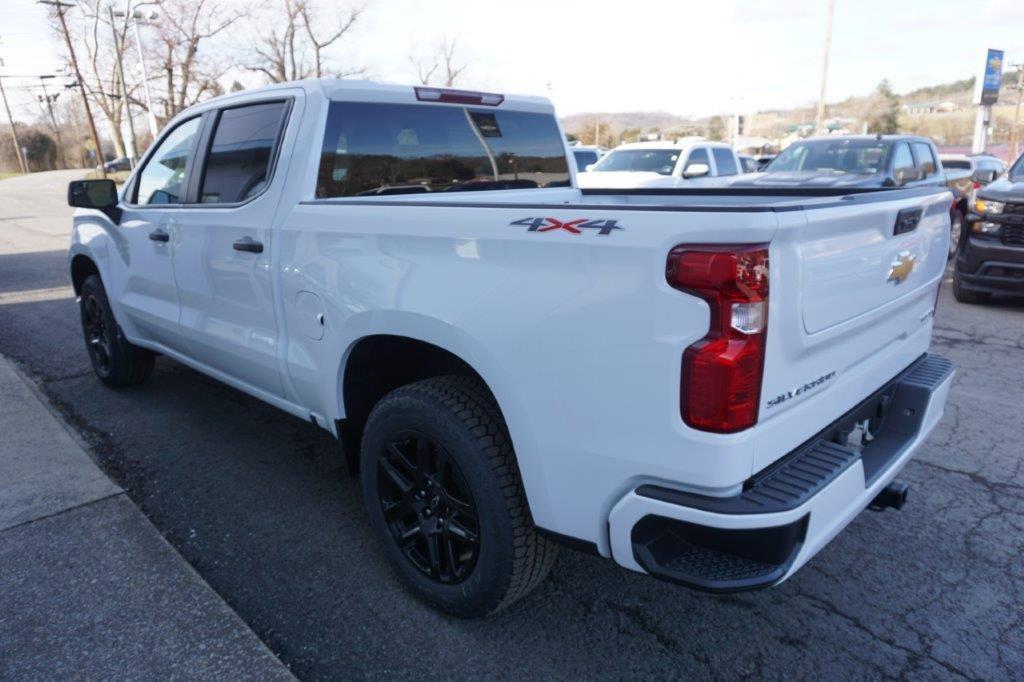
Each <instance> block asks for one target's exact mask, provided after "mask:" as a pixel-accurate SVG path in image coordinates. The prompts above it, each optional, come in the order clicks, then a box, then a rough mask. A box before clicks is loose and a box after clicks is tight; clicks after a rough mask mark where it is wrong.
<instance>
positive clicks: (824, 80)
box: [814, 0, 836, 135]
mask: <svg viewBox="0 0 1024 682" xmlns="http://www.w3.org/2000/svg"><path fill="white" fill-rule="evenodd" d="M835 10H836V0H828V11H827V15H826V19H825V55H824V57H822V62H821V91H820V92H819V93H818V115H817V116H816V117H815V119H814V132H815V134H816V135H822V134H824V132H825V86H826V85H828V57H829V53H830V52H832V19H833V17H834V16H835Z"/></svg>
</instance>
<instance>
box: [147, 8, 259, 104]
mask: <svg viewBox="0 0 1024 682" xmlns="http://www.w3.org/2000/svg"><path fill="white" fill-rule="evenodd" d="M156 3H157V5H159V7H160V10H161V20H160V23H159V24H158V40H159V43H160V48H161V53H162V55H163V63H162V64H161V70H162V71H163V78H164V88H165V94H164V112H163V114H164V115H163V118H164V120H167V119H169V118H171V117H173V116H174V115H175V114H177V113H178V112H179V111H181V110H182V109H186V108H188V107H190V106H192V105H193V104H195V103H196V102H198V101H200V100H201V99H203V98H204V97H207V96H211V95H217V94H220V93H221V87H220V85H219V83H218V79H219V78H220V77H221V76H223V75H224V74H225V73H226V72H227V71H228V70H229V68H230V67H229V66H228V65H227V63H226V61H225V60H224V59H218V57H217V56H216V54H215V53H210V55H209V56H207V55H206V54H205V53H204V52H200V50H199V46H200V44H202V43H203V42H204V41H209V40H210V39H211V38H213V37H214V36H216V35H217V34H219V33H221V32H222V31H224V30H225V29H227V28H228V27H230V26H231V25H232V24H234V23H235V22H236V21H238V19H239V17H240V16H241V14H240V13H239V12H231V11H227V10H224V9H222V8H221V6H220V5H219V4H218V3H216V2H211V1H210V0H156Z"/></svg>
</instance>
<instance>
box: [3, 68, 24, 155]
mask: <svg viewBox="0 0 1024 682" xmlns="http://www.w3.org/2000/svg"><path fill="white" fill-rule="evenodd" d="M0 97H2V98H3V100H4V109H6V110H7V122H8V123H10V124H11V140H13V141H14V155H15V156H16V157H18V166H19V167H20V168H21V172H22V173H28V159H25V158H23V157H22V156H21V142H20V141H19V140H18V130H17V129H16V128H15V127H14V117H13V116H11V107H10V105H8V104H7V93H6V92H4V79H3V77H2V76H0Z"/></svg>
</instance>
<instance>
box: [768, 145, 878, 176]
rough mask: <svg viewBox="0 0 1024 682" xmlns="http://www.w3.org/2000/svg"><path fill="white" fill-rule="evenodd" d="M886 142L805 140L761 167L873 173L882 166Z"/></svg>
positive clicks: (773, 170)
mask: <svg viewBox="0 0 1024 682" xmlns="http://www.w3.org/2000/svg"><path fill="white" fill-rule="evenodd" d="M890 146H891V145H890V143H888V142H884V141H881V140H808V141H805V142H797V143H795V144H792V145H790V146H789V147H787V148H786V151H784V152H782V153H781V154H779V155H778V157H776V159H775V160H774V161H772V162H771V163H770V164H769V165H768V167H767V168H765V171H766V172H768V173H774V172H778V171H816V172H833V173H857V174H861V175H874V174H876V173H881V172H882V171H883V170H884V169H885V157H886V154H887V153H888V151H889V147H890Z"/></svg>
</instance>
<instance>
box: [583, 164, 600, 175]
mask: <svg viewBox="0 0 1024 682" xmlns="http://www.w3.org/2000/svg"><path fill="white" fill-rule="evenodd" d="M596 165H597V164H596V163H588V164H587V165H586V166H584V167H583V172H584V173H589V172H590V171H592V170H594V166H596Z"/></svg>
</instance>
